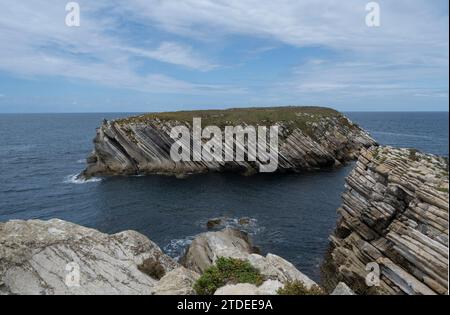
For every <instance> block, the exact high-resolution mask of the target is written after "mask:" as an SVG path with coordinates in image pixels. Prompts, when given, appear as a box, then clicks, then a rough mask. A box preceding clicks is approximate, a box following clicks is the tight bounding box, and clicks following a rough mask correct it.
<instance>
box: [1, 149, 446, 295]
mask: <svg viewBox="0 0 450 315" xmlns="http://www.w3.org/2000/svg"><path fill="white" fill-rule="evenodd" d="M448 189H449V180H448V159H446V158H442V157H437V156H434V155H428V154H422V153H420V152H418V151H416V150H412V149H397V148H391V147H372V148H369V149H363V150H362V151H361V154H360V156H359V159H358V161H357V163H356V165H355V167H354V169H353V171H352V172H351V173H350V175H349V176H348V178H347V184H346V191H345V192H344V194H343V196H342V197H343V203H342V206H341V207H340V208H339V209H338V212H339V213H340V215H341V218H340V220H339V222H338V224H337V228H336V230H335V232H334V233H333V234H332V235H331V237H330V239H331V244H330V250H329V252H328V253H327V256H326V259H325V261H324V263H323V265H322V274H323V276H322V282H321V283H320V285H318V284H316V283H315V282H314V281H312V280H311V279H310V278H308V277H307V276H306V275H304V274H303V273H302V272H301V271H300V270H297V269H296V268H295V267H294V266H293V265H292V264H291V263H290V262H288V261H286V260H284V259H283V258H281V257H279V256H276V255H274V254H267V255H265V256H262V255H260V254H259V251H258V250H257V248H255V247H254V246H253V244H252V242H251V239H250V237H249V235H248V234H246V233H245V232H243V231H240V230H237V229H232V228H225V229H223V230H220V231H211V232H206V233H203V234H200V235H198V236H197V237H196V238H195V239H194V240H193V242H192V244H191V245H190V247H189V248H188V250H187V252H186V254H185V255H184V257H182V258H181V260H180V261H175V260H173V259H172V258H170V257H169V256H167V255H166V254H164V253H163V251H162V250H161V249H160V248H159V247H158V246H157V245H156V244H155V243H153V242H152V241H151V240H149V239H148V238H147V237H145V236H143V235H141V234H139V233H137V232H133V231H126V232H122V233H118V234H114V235H107V234H103V233H100V232H99V231H96V230H93V229H88V228H85V227H81V226H78V225H75V224H72V223H68V222H64V221H60V220H51V221H37V220H31V221H10V222H6V223H0V294H8V295H10V294H42V295H61V294H64V295H66V294H67V295H77V294H108V295H116V294H125V295H130V294H133V295H134V294H146V295H194V294H197V293H198V291H197V290H198V288H196V286H198V283H199V282H201V281H203V282H202V283H203V285H205V281H207V280H205V274H208V272H209V273H211V272H212V271H211V270H212V269H211V268H214V267H215V266H216V265H217V264H218V263H219V262H221V263H227V264H231V265H233V264H234V265H237V266H241V267H242V268H244V269H245V270H247V271H246V272H249V273H251V274H252V275H253V276H254V277H256V278H254V281H253V282H252V281H250V282H246V281H243V282H239V281H235V280H234V281H231V282H230V281H228V280H227V279H222V278H220V279H221V281H222V282H220V285H219V286H217V287H214V288H213V289H209V290H210V291H208V292H210V293H214V294H217V295H219V294H220V295H274V294H288V293H286V292H289V290H292V288H296V291H295V292H297V293H295V294H299V295H304V294H334V295H353V294H355V293H356V294H391V295H392V294H395V295H398V294H408V295H436V294H441V295H442V294H448V212H449V196H448ZM238 221H239V222H241V221H242V223H246V222H247V223H249V222H250V221H249V219H248V218H242V219H239V220H238ZM226 223H227V219H226V218H216V219H213V220H210V221H209V222H207V223H206V227H207V228H208V229H216V228H217V227H221V225H224V224H225V225H226ZM224 257H225V258H230V259H234V260H232V261H225V262H223V261H221V259H222V258H224ZM240 262H243V263H240ZM244 262H245V263H244ZM227 272H229V270H228V271H227ZM214 273H217V270H216V271H214V272H213V274H214ZM216 276H217V275H216ZM244 278H245V277H244ZM206 279H207V278H206ZM288 288H289V289H288ZM211 290H212V291H211ZM299 292H300V293H299Z"/></svg>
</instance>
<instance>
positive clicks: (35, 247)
mask: <svg viewBox="0 0 450 315" xmlns="http://www.w3.org/2000/svg"><path fill="white" fill-rule="evenodd" d="M148 259H151V260H153V261H154V262H155V263H156V264H158V265H159V266H161V268H163V270H164V271H165V272H170V271H171V270H173V269H175V268H177V267H178V266H179V265H178V264H177V263H175V262H174V261H173V260H172V259H171V258H169V257H168V256H166V255H164V254H163V253H162V251H161V250H160V249H159V247H158V246H157V245H156V244H154V243H153V242H151V241H150V240H148V239H147V238H146V237H145V236H143V235H141V234H139V233H137V232H133V231H127V232H122V233H119V234H115V235H106V234H103V233H100V232H98V231H96V230H92V229H88V228H85V227H81V226H78V225H75V224H72V223H67V222H64V221H60V220H51V221H48V222H44V221H10V222H7V223H0V293H2V294H20V295H85V294H94V295H105V294H106V295H116V294H122V295H136V294H145V295H149V294H153V293H154V291H155V286H156V285H157V284H158V279H153V278H152V277H150V276H148V275H146V274H144V273H143V272H141V271H140V270H139V266H140V265H141V264H142V263H143V262H144V261H146V260H148ZM73 263H75V264H76V265H77V266H78V267H77V268H78V270H79V275H80V278H79V282H78V281H77V276H76V275H75V277H74V278H72V277H70V274H71V272H73V271H75V269H73V266H71V264H73ZM68 277H69V278H68ZM68 281H69V282H68Z"/></svg>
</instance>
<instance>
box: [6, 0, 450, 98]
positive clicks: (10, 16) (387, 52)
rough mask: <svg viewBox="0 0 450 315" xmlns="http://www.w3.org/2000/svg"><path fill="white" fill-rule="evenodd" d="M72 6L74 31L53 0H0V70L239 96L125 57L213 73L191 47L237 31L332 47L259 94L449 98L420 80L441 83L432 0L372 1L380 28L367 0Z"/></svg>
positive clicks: (438, 4) (441, 19)
mask: <svg viewBox="0 0 450 315" xmlns="http://www.w3.org/2000/svg"><path fill="white" fill-rule="evenodd" d="M79 2H80V4H81V11H82V19H81V24H82V27H79V28H68V27H66V26H65V25H64V17H65V12H64V7H65V3H62V2H61V1H58V0H48V1H45V2H44V1H38V0H27V1H16V0H2V10H1V11H0V29H1V32H0V42H1V43H2V49H1V50H0V70H3V71H7V72H10V73H13V74H15V75H21V76H24V77H34V76H60V77H65V78H73V79H77V80H88V81H92V82H96V83H99V84H104V85H109V86H114V87H125V88H130V89H136V90H139V91H146V92H164V93H165V92H167V93H173V92H177V93H196V94H209V93H244V92H246V91H247V88H249V87H251V85H252V82H243V83H242V86H241V87H239V88H237V87H235V86H234V85H226V84H213V83H207V84H201V83H198V82H199V79H198V78H200V81H201V78H202V77H201V76H196V78H197V80H196V82H195V83H194V82H188V81H187V80H186V79H184V80H181V79H177V78H174V77H173V75H169V74H167V73H166V74H165V73H153V72H150V73H147V72H145V71H143V69H141V68H140V67H139V63H137V62H136V61H135V60H134V59H139V58H148V59H151V60H155V61H158V62H163V63H167V64H172V65H176V66H180V67H182V68H185V69H189V70H195V71H201V72H202V73H201V74H203V72H204V71H211V70H218V71H220V70H221V69H222V67H221V66H218V64H220V60H219V62H212V61H211V60H215V58H211V57H210V56H208V55H204V53H205V52H199V51H196V50H195V49H194V48H193V47H195V45H194V44H195V43H196V42H197V41H202V44H203V45H212V46H214V45H216V46H218V47H221V46H226V45H227V44H229V45H233V36H235V35H236V36H250V37H255V38H259V39H267V40H268V41H270V44H272V43H273V42H278V43H282V44H285V45H289V46H292V47H296V48H299V54H300V53H301V52H302V50H301V49H302V48H304V47H316V48H317V47H320V48H323V49H327V50H329V51H330V52H332V54H330V55H333V58H331V57H330V58H327V57H323V56H320V57H313V58H312V59H311V60H310V62H309V63H304V64H300V65H298V66H296V67H295V68H294V69H293V71H292V73H291V75H290V76H288V77H286V79H285V80H283V81H282V82H273V83H270V82H269V83H267V86H264V87H263V88H262V89H261V90H262V91H258V93H262V94H263V95H258V96H261V97H263V98H264V94H265V93H266V91H271V92H274V93H275V92H277V91H282V92H283V93H289V94H292V95H293V96H296V95H299V94H300V95H301V94H314V93H322V92H324V93H334V94H336V95H352V94H354V95H375V94H377V93H378V94H380V93H384V94H385V95H394V94H395V95H409V96H411V95H444V97H445V95H447V97H448V88H447V91H446V90H445V88H442V87H434V86H432V84H430V83H429V82H436V81H437V80H441V81H445V82H442V86H444V85H445V83H447V85H448V59H449V56H448V11H445V12H444V11H442V10H445V5H443V3H444V1H441V0H435V1H429V0H414V1H412V0H396V1H386V0H384V1H383V0H380V1H379V2H380V4H381V14H382V26H381V27H380V28H368V27H367V26H366V25H365V23H364V22H365V14H366V12H365V5H366V3H367V2H368V0H345V1H343V0H321V1H317V0H302V1H299V0H279V1H269V0H245V1H244V0H184V1H171V0H166V1H161V0H128V1H119V0H110V1H106V0H97V1H95V2H94V1H84V0H80V1H79ZM447 10H448V7H447ZM123 21H128V22H130V21H131V22H133V23H137V24H139V25H140V26H142V28H143V29H144V30H148V32H150V31H153V30H154V29H155V28H157V29H159V30H160V31H161V34H163V35H161V37H162V38H163V39H161V38H158V40H156V38H155V39H153V38H150V39H149V40H148V41H145V42H142V43H139V44H136V41H135V42H134V43H133V42H132V41H128V40H127V37H126V36H124V34H123V33H121V32H120V30H121V27H122V25H123ZM168 34H170V35H171V36H169V35H168ZM166 35H167V38H166ZM174 38H175V39H180V42H181V41H182V42H183V43H186V42H189V41H190V44H180V43H179V42H177V41H176V40H174ZM181 38H182V39H181ZM262 51H264V50H262ZM135 57H139V58H135ZM235 62H236V64H239V63H240V62H241V60H236V61H235ZM159 72H163V71H162V70H160V71H159ZM222 79H224V80H221V82H223V81H226V79H227V78H226V77H225V78H222ZM205 80H206V79H205ZM205 80H204V81H205ZM427 82H428V83H427ZM436 89H438V91H436ZM439 89H440V90H439ZM442 89H444V90H443V91H441V90H442ZM327 95H330V94H327Z"/></svg>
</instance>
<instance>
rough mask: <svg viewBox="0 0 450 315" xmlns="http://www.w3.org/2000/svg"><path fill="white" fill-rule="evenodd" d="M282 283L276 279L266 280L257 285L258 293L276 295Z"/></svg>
mask: <svg viewBox="0 0 450 315" xmlns="http://www.w3.org/2000/svg"><path fill="white" fill-rule="evenodd" d="M283 287H284V285H283V284H282V283H281V282H280V281H278V280H267V281H265V282H264V283H263V284H262V285H261V286H260V287H258V294H259V295H277V292H278V290H279V289H281V288H283Z"/></svg>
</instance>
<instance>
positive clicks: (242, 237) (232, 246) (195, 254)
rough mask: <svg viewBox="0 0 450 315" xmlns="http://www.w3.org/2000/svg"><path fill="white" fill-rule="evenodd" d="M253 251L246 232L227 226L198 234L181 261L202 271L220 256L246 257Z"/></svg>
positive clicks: (191, 267) (195, 269)
mask: <svg viewBox="0 0 450 315" xmlns="http://www.w3.org/2000/svg"><path fill="white" fill-rule="evenodd" d="M253 251H254V247H253V246H252V245H251V241H250V238H249V237H248V235H247V234H246V233H244V232H241V231H239V230H235V229H230V228H227V229H224V230H223V231H218V232H209V233H203V234H200V235H198V236H197V237H196V238H195V239H194V240H193V241H192V243H191V245H190V246H189V248H188V251H187V252H186V254H185V256H184V257H183V258H182V259H181V263H182V264H183V265H184V266H185V267H187V268H189V269H191V270H194V271H196V272H199V273H203V272H204V271H205V270H206V269H208V268H209V267H211V266H212V265H214V264H215V262H216V261H217V259H218V258H220V257H231V258H237V259H246V258H247V256H248V255H249V254H251V253H252V252H253Z"/></svg>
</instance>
